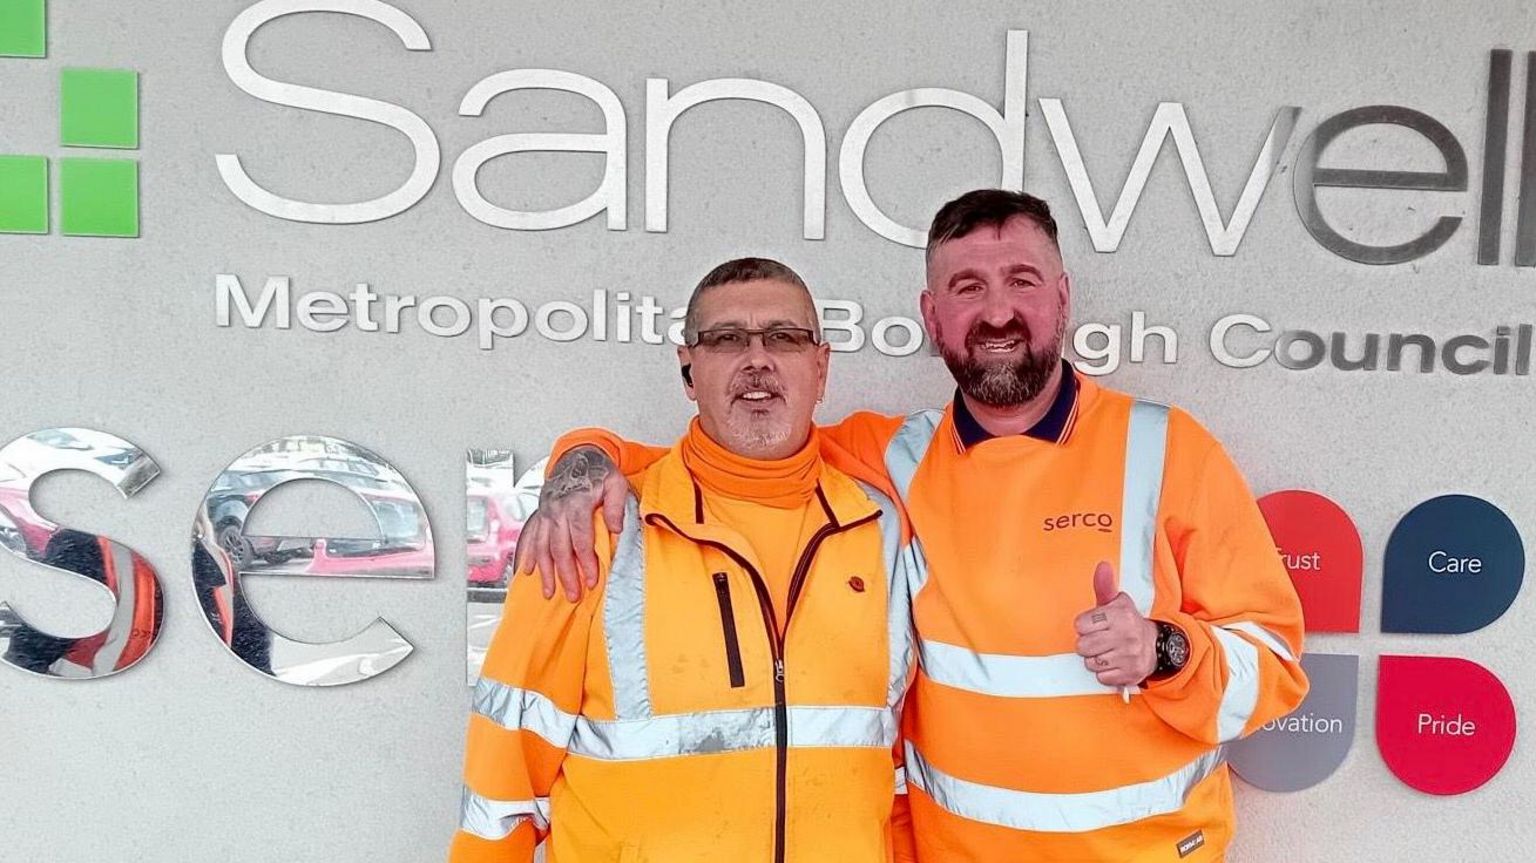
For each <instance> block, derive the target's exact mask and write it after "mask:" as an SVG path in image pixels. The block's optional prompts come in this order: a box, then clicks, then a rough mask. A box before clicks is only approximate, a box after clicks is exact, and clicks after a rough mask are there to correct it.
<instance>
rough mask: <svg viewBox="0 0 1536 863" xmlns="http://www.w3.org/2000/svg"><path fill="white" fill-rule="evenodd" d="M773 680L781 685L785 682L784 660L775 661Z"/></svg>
mask: <svg viewBox="0 0 1536 863" xmlns="http://www.w3.org/2000/svg"><path fill="white" fill-rule="evenodd" d="M773 679H774V680H777V681H778V682H780V683H783V682H784V660H782V659H775V660H774V661H773Z"/></svg>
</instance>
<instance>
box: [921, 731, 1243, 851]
mask: <svg viewBox="0 0 1536 863" xmlns="http://www.w3.org/2000/svg"><path fill="white" fill-rule="evenodd" d="M1223 755H1224V753H1223V751H1222V750H1221V749H1220V748H1219V747H1218V748H1216V749H1212V750H1211V751H1209V752H1207V753H1205V754H1204V755H1202V756H1200V757H1199V758H1197V759H1195V760H1194V761H1191V762H1190V763H1189V764H1186V765H1185V766H1183V767H1181V768H1179V769H1178V770H1176V771H1174V772H1173V773H1170V774H1168V775H1167V776H1163V777H1160V778H1158V779H1153V780H1151V781H1148V782H1138V783H1136V784H1134V785H1122V786H1120V787H1119V788H1108V789H1105V790H1103V791H1087V792H1082V793H1078V794H1043V793H1039V792H1034V791H1016V790H1014V789H1012V788H998V787H996V786H993V785H982V784H981V783H979V782H971V781H968V780H965V779H960V778H958V777H955V776H951V775H949V774H947V773H945V772H943V771H941V770H939V769H938V768H936V767H934V766H933V765H932V764H929V763H928V762H927V761H926V760H924V758H923V756H922V755H921V754H920V753H919V752H918V751H917V749H916V748H914V747H913V746H912V744H911V743H910V742H909V743H908V744H907V782H908V784H909V785H911V786H915V787H917V788H919V789H921V790H922V791H923V793H925V794H927V795H928V796H929V797H931V798H933V801H934V802H935V803H937V804H938V805H939V806H940V807H941V808H943V809H944V810H946V811H948V812H950V813H953V814H955V815H958V816H960V817H961V818H966V819H969V820H971V821H979V822H981V823H983V824H995V825H998V826H1000V827H1011V828H1013V829H1014V830H1034V831H1037V832H1041V833H1086V832H1089V831H1092V830H1102V829H1104V828H1106V827H1113V826H1115V825H1117V824H1129V823H1131V822H1132V821H1140V820H1141V819H1143V818H1150V817H1152V816H1154V815H1167V814H1169V813H1171V812H1177V811H1179V810H1180V809H1183V808H1184V800H1185V798H1187V797H1188V796H1189V793H1190V791H1192V790H1194V788H1195V786H1196V785H1199V784H1200V783H1201V782H1202V781H1204V780H1205V779H1206V778H1207V777H1209V776H1210V775H1211V774H1213V773H1215V772H1216V771H1217V770H1219V769H1220V768H1221V766H1222V764H1223Z"/></svg>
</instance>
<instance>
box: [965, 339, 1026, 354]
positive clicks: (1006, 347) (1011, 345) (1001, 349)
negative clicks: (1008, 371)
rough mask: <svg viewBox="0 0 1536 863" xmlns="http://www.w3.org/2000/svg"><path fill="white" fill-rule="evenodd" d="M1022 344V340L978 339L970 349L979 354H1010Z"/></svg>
mask: <svg viewBox="0 0 1536 863" xmlns="http://www.w3.org/2000/svg"><path fill="white" fill-rule="evenodd" d="M1023 344H1024V342H1023V340H1022V339H978V340H977V341H975V342H974V343H972V345H971V348H972V350H974V351H976V352H977V353H981V354H1011V353H1013V352H1014V351H1016V350H1018V349H1019V348H1020V347H1021V346H1022V345H1023Z"/></svg>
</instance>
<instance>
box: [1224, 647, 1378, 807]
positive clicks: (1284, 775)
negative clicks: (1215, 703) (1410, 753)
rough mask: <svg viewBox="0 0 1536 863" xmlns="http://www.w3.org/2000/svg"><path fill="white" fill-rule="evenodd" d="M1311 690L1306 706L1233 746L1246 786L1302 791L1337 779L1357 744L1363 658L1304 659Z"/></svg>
mask: <svg viewBox="0 0 1536 863" xmlns="http://www.w3.org/2000/svg"><path fill="white" fill-rule="evenodd" d="M1301 667H1302V668H1304V669H1306V672H1307V679H1308V680H1309V681H1311V684H1312V686H1311V689H1310V690H1309V691H1308V692H1307V697H1306V699H1305V700H1303V701H1302V702H1301V706H1300V707H1298V708H1296V709H1295V710H1294V711H1292V712H1291V713H1290V714H1289V715H1287V716H1283V717H1281V718H1280V719H1276V720H1274V721H1273V722H1269V723H1266V724H1265V725H1264V726H1263V727H1261V728H1259V729H1258V730H1257V731H1255V732H1254V733H1253V734H1251V735H1249V736H1248V737H1246V738H1244V739H1242V740H1239V741H1237V742H1236V743H1233V744H1232V745H1231V747H1230V748H1229V750H1228V761H1229V762H1230V763H1231V765H1232V769H1233V770H1235V771H1237V775H1238V776H1240V777H1242V779H1243V781H1244V782H1247V783H1248V784H1249V785H1253V786H1255V787H1258V788H1262V789H1264V790H1265V791H1301V790H1302V789H1304V788H1311V787H1312V786H1314V785H1317V784H1318V783H1320V782H1322V781H1323V780H1324V779H1327V778H1328V777H1329V776H1332V775H1333V772H1334V771H1335V770H1337V769H1339V765H1340V764H1343V763H1344V756H1346V755H1348V754H1349V747H1350V746H1351V745H1352V744H1353V743H1354V740H1355V705H1356V702H1357V700H1358V696H1359V692H1360V657H1358V656H1345V655H1340V654H1331V653H1308V654H1303V655H1302V657H1301Z"/></svg>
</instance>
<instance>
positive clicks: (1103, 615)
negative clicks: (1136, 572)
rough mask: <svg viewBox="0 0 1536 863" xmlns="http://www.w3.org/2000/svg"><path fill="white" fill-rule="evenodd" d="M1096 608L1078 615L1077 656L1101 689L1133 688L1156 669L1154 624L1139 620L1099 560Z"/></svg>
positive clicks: (1112, 571) (1110, 570) (1108, 568)
mask: <svg viewBox="0 0 1536 863" xmlns="http://www.w3.org/2000/svg"><path fill="white" fill-rule="evenodd" d="M1093 596H1094V602H1095V603H1096V605H1095V606H1094V607H1093V608H1090V609H1088V610H1087V611H1085V612H1083V613H1082V614H1079V615H1078V616H1077V620H1076V621H1075V622H1074V624H1073V625H1074V627H1075V628H1076V629H1077V653H1078V655H1079V656H1081V657H1083V664H1084V665H1086V666H1087V667H1088V670H1089V671H1091V672H1093V674H1094V676H1095V677H1097V678H1098V679H1099V682H1100V683H1102V684H1104V685H1105V686H1135V685H1137V684H1139V683H1141V682H1142V681H1143V680H1146V679H1147V677H1148V676H1149V675H1151V674H1152V672H1153V671H1156V670H1157V625H1156V624H1155V623H1153V622H1152V621H1151V620H1149V619H1147V618H1145V617H1142V616H1141V612H1139V611H1137V610H1136V604H1135V603H1134V602H1132V601H1131V598H1130V596H1128V595H1127V594H1125V593H1124V592H1123V591H1121V590H1120V589H1119V588H1118V587H1117V586H1116V584H1115V569H1114V567H1112V566H1110V565H1109V564H1108V563H1107V562H1104V561H1100V562H1099V565H1098V567H1097V568H1096V569H1095V570H1094V571H1093Z"/></svg>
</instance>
